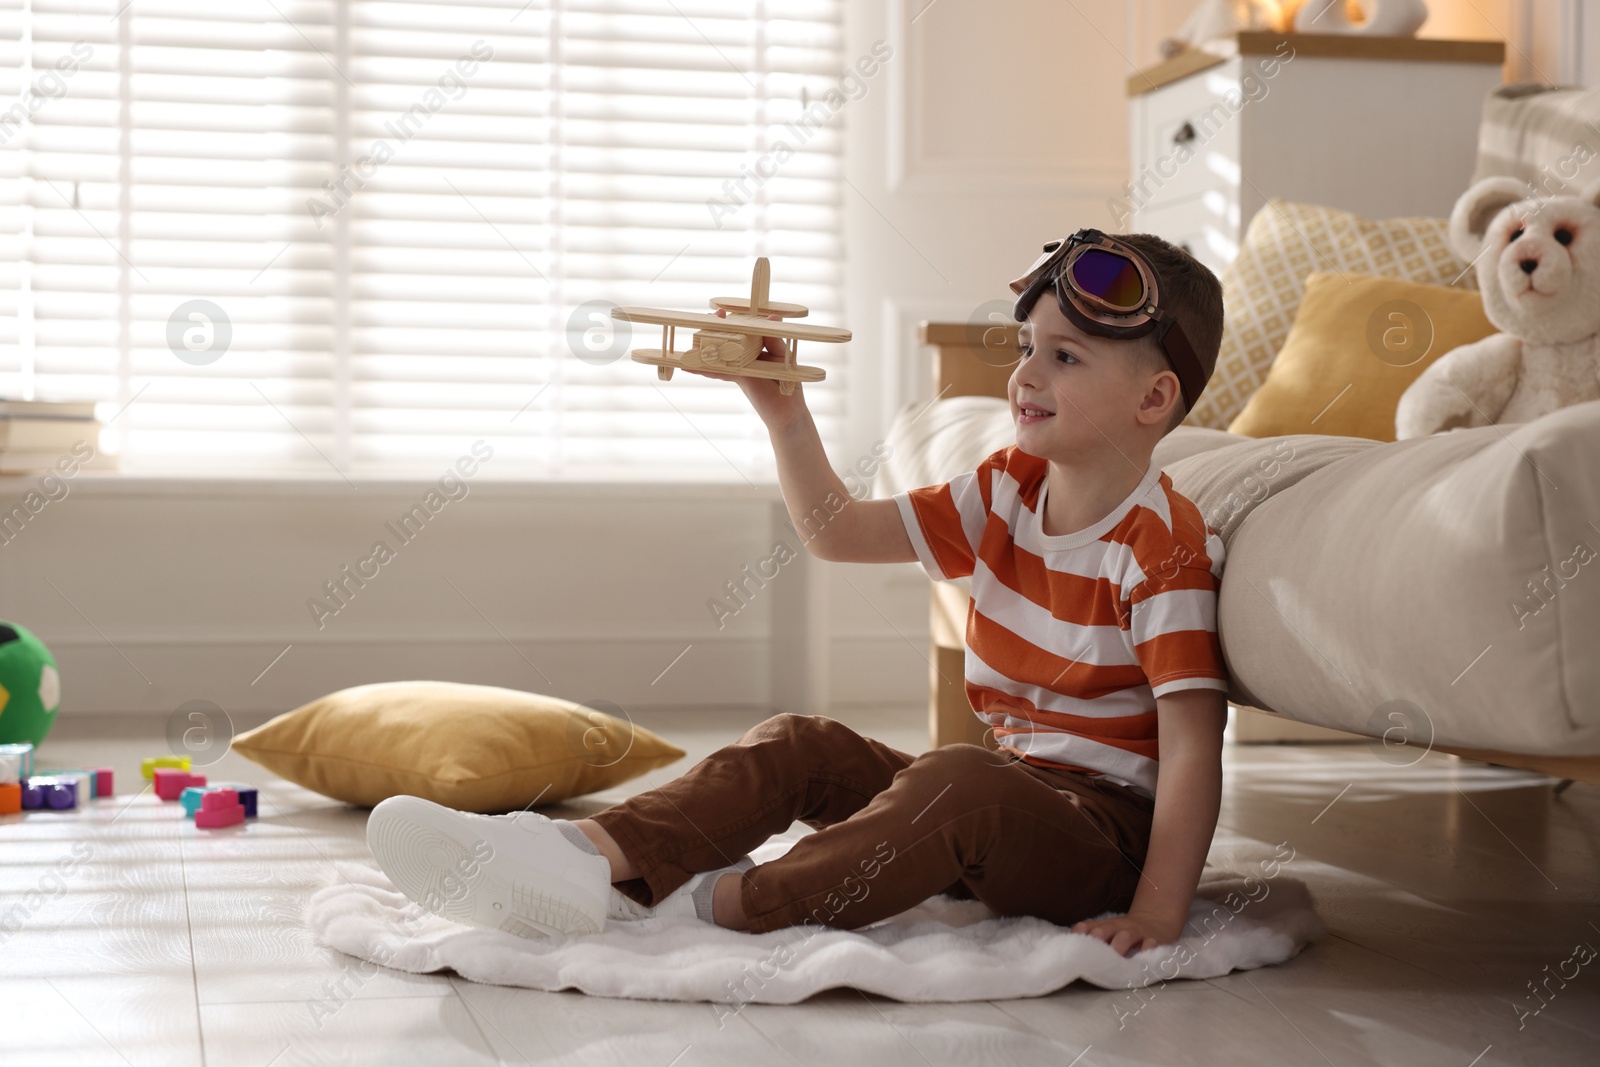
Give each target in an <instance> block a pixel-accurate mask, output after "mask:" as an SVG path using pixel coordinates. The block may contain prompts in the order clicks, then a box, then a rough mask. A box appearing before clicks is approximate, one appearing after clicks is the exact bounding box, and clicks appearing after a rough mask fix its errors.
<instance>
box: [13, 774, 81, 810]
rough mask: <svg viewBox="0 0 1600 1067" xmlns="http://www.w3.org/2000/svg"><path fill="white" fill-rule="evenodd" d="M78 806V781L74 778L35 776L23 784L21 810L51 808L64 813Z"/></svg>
mask: <svg viewBox="0 0 1600 1067" xmlns="http://www.w3.org/2000/svg"><path fill="white" fill-rule="evenodd" d="M77 806H78V781H77V779H75V778H56V777H53V776H50V775H43V774H36V775H34V776H33V777H32V778H29V779H28V780H27V781H26V782H24V783H23V787H22V808H23V810H24V811H31V810H33V809H36V808H40V809H42V808H53V809H55V810H56V811H65V810H67V809H68V808H75V807H77Z"/></svg>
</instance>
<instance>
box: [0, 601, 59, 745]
mask: <svg viewBox="0 0 1600 1067" xmlns="http://www.w3.org/2000/svg"><path fill="white" fill-rule="evenodd" d="M60 709H61V672H60V671H58V670H57V669H56V660H55V657H54V656H52V655H50V650H49V649H48V648H45V647H44V642H42V641H40V640H39V639H38V638H37V637H35V636H33V634H31V633H29V632H28V631H27V630H25V629H23V628H22V627H21V626H18V625H17V624H16V623H11V622H0V745H8V744H15V743H17V742H20V741H26V742H28V743H29V744H32V745H37V744H39V743H40V742H41V741H43V740H44V736H45V734H47V733H49V732H50V727H51V726H53V725H55V721H56V712H57V711H59V710H60Z"/></svg>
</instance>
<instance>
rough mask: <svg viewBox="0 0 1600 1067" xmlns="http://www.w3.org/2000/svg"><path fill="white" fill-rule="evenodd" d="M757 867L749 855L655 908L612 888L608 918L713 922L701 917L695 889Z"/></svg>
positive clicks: (699, 876) (692, 881)
mask: <svg viewBox="0 0 1600 1067" xmlns="http://www.w3.org/2000/svg"><path fill="white" fill-rule="evenodd" d="M755 865H756V863H755V860H753V859H751V858H750V857H749V856H748V855H746V856H741V857H740V858H739V859H737V860H735V861H734V864H733V866H731V867H722V868H720V869H718V870H715V871H702V872H701V873H699V874H696V875H694V876H693V877H692V878H690V879H689V880H688V881H687V882H685V883H683V884H682V885H681V886H679V887H678V888H677V889H674V890H673V891H672V892H670V893H668V894H667V895H666V896H665V897H663V898H662V899H661V903H659V904H657V905H655V907H648V906H646V905H644V904H641V903H639V902H638V901H637V900H634V899H633V898H632V897H630V896H628V895H627V894H626V893H624V892H622V891H621V890H619V889H618V888H617V887H616V886H612V887H611V896H610V898H609V899H608V900H607V902H606V919H607V921H609V922H637V921H638V920H640V919H654V918H657V917H658V916H663V915H667V916H678V917H680V918H685V919H700V920H701V921H702V922H709V921H710V920H709V919H707V918H705V917H703V916H701V915H700V912H699V910H698V909H697V908H696V907H695V903H694V894H695V890H696V889H698V888H699V887H700V885H701V884H702V883H703V882H705V881H706V880H707V879H710V880H711V881H712V882H715V881H716V880H717V879H718V878H721V877H722V876H723V875H725V874H727V873H729V872H730V871H748V870H749V869H750V868H752V867H754V866H755Z"/></svg>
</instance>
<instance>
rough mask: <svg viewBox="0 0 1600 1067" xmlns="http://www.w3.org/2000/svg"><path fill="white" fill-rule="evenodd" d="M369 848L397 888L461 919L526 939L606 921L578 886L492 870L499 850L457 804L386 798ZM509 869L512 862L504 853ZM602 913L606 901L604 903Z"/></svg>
mask: <svg viewBox="0 0 1600 1067" xmlns="http://www.w3.org/2000/svg"><path fill="white" fill-rule="evenodd" d="M367 846H368V847H369V848H370V849H371V850H372V855H373V858H374V859H376V860H377V861H378V866H380V867H381V868H383V872H384V873H385V874H387V875H388V876H389V880H390V881H391V882H393V883H394V886H395V888H396V889H398V890H400V892H401V893H404V894H405V896H406V897H407V898H408V899H410V900H412V901H413V902H415V903H416V904H417V905H419V906H420V907H422V908H425V909H426V910H428V911H431V912H433V913H434V914H435V915H439V916H442V917H443V918H446V919H450V920H452V921H454V922H459V923H466V924H468V925H472V926H486V927H489V928H490V929H493V930H503V931H505V932H506V933H508V934H515V935H517V936H518V937H528V938H535V937H553V936H560V935H565V934H592V933H599V932H600V930H601V927H602V925H603V923H604V919H603V918H601V919H600V920H599V921H596V919H595V916H594V915H593V914H592V912H591V910H590V909H586V908H585V907H584V906H583V905H582V903H581V902H579V901H575V900H574V896H575V894H574V891H573V888H572V883H571V882H569V881H568V880H567V879H565V878H564V877H562V876H561V875H558V874H550V873H547V872H543V871H540V870H539V869H538V868H537V867H534V866H532V865H517V866H516V867H514V868H513V869H515V871H516V877H515V879H512V880H508V879H506V878H504V877H502V876H500V875H498V874H496V873H492V872H491V871H490V870H489V869H488V865H489V863H490V861H492V860H494V859H496V858H497V857H495V854H494V850H493V847H492V846H491V845H490V844H489V842H488V841H487V840H486V839H485V838H482V837H479V836H477V835H475V834H473V833H472V831H471V829H470V827H469V825H467V824H466V823H465V821H464V820H463V819H462V818H461V817H460V815H459V814H458V813H457V812H455V811H453V810H452V809H450V808H447V807H444V806H443V805H440V804H435V803H433V802H432V801H428V800H423V799H421V798H420V797H398V798H395V799H393V800H389V801H385V802H384V804H383V805H382V810H381V811H374V812H373V813H372V816H371V817H370V818H369V819H368V820H367ZM499 860H500V862H499V866H500V868H501V869H502V870H503V869H505V867H506V866H507V865H508V864H509V863H510V861H509V860H508V859H506V858H504V857H499ZM601 908H602V910H601V915H602V916H603V915H604V904H603V902H602V903H601Z"/></svg>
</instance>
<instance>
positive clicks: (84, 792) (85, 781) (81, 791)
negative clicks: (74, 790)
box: [39, 770, 94, 800]
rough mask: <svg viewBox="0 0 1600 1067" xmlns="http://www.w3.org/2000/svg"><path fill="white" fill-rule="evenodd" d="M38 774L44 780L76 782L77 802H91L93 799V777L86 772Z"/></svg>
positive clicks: (62, 771)
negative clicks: (54, 779)
mask: <svg viewBox="0 0 1600 1067" xmlns="http://www.w3.org/2000/svg"><path fill="white" fill-rule="evenodd" d="M39 773H40V775H42V776H44V777H46V778H58V779H60V780H61V781H63V782H65V781H73V782H77V783H78V799H79V800H92V799H94V775H93V774H91V773H89V772H88V771H66V770H57V771H40V772H39Z"/></svg>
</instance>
